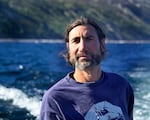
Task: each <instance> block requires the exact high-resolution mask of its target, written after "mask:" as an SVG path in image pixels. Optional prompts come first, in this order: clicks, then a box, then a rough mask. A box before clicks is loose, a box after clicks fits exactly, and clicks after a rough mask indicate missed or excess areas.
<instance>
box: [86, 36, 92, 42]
mask: <svg viewBox="0 0 150 120" xmlns="http://www.w3.org/2000/svg"><path fill="white" fill-rule="evenodd" d="M85 39H86V40H87V41H91V40H93V39H94V38H93V37H92V36H87V37H86V38H85Z"/></svg>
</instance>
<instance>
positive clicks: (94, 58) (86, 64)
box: [70, 55, 101, 70]
mask: <svg viewBox="0 0 150 120" xmlns="http://www.w3.org/2000/svg"><path fill="white" fill-rule="evenodd" d="M78 58H79V57H78V56H76V57H75V59H74V60H72V61H70V62H71V63H72V65H73V66H74V67H75V68H78V69H80V70H87V69H90V68H92V67H94V66H96V65H99V64H100V62H101V56H100V55H91V59H90V60H85V61H82V62H79V61H78Z"/></svg>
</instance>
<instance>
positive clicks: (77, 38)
mask: <svg viewBox="0 0 150 120" xmlns="http://www.w3.org/2000/svg"><path fill="white" fill-rule="evenodd" d="M79 42H80V37H75V38H73V39H72V43H76V44H77V43H79Z"/></svg>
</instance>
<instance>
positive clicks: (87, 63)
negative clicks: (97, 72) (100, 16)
mask: <svg viewBox="0 0 150 120" xmlns="http://www.w3.org/2000/svg"><path fill="white" fill-rule="evenodd" d="M104 40H105V34H104V33H103V31H102V29H101V28H100V27H99V25H98V24H97V23H96V22H95V21H93V20H92V19H89V18H86V17H81V18H79V19H76V20H75V21H73V22H72V23H71V24H69V25H68V27H67V29H66V34H65V41H66V44H67V48H68V53H67V55H66V59H67V61H68V62H69V63H70V64H71V65H72V66H74V67H75V68H79V69H81V70H85V69H88V68H90V67H93V66H95V65H98V64H100V61H101V60H102V58H103V57H104V54H105V41H104Z"/></svg>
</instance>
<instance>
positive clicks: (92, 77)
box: [73, 67, 102, 83]
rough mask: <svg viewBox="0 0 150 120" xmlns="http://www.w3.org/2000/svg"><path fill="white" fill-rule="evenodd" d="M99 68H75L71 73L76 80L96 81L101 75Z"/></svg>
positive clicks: (82, 81) (83, 81)
mask: <svg viewBox="0 0 150 120" xmlns="http://www.w3.org/2000/svg"><path fill="white" fill-rule="evenodd" d="M101 74H102V72H101V69H100V67H97V68H93V69H88V70H80V69H75V72H74V74H73V77H74V79H75V80H76V81H77V82H81V83H85V82H96V81H97V80H99V79H100V77H101Z"/></svg>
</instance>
